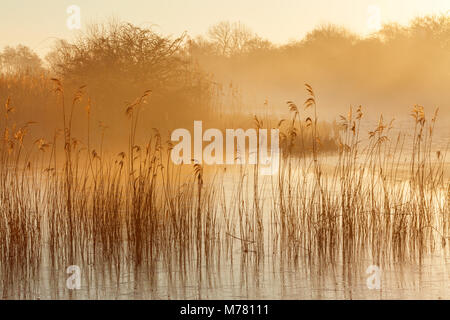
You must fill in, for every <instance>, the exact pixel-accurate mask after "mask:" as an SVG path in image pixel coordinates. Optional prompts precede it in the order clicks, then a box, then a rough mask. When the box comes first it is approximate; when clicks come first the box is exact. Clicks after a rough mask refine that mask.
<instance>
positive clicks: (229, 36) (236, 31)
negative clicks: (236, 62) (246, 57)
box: [208, 21, 256, 56]
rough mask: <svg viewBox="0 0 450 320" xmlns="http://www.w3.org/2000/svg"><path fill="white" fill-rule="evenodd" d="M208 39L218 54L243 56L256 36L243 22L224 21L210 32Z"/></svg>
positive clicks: (210, 29)
mask: <svg viewBox="0 0 450 320" xmlns="http://www.w3.org/2000/svg"><path fill="white" fill-rule="evenodd" d="M208 37H209V39H210V40H211V42H212V43H213V44H214V46H215V48H216V53H217V54H220V55H223V56H233V55H238V54H242V53H244V52H245V51H246V49H247V44H248V43H249V42H250V41H251V40H253V39H255V38H256V36H255V34H254V33H253V32H252V31H251V30H250V29H249V28H248V27H247V26H245V25H244V24H242V23H241V22H234V23H230V22H228V21H222V22H219V23H218V24H216V25H214V26H212V27H210V28H209V30H208Z"/></svg>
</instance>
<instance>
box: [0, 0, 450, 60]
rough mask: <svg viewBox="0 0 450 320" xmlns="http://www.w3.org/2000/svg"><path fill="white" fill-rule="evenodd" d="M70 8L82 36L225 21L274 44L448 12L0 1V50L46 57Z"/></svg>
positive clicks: (182, 1)
mask: <svg viewBox="0 0 450 320" xmlns="http://www.w3.org/2000/svg"><path fill="white" fill-rule="evenodd" d="M71 5H75V6H77V7H79V8H80V21H81V31H82V30H83V28H85V26H86V25H87V24H89V23H93V22H104V21H106V20H107V19H109V18H111V17H115V18H119V19H120V20H123V21H127V22H131V23H133V24H136V25H139V26H151V25H153V26H154V28H155V30H156V31H158V32H160V33H162V34H165V35H174V36H175V35H180V34H181V33H183V32H184V31H187V32H188V34H189V35H191V36H197V35H200V34H205V33H206V31H207V30H208V28H209V27H210V26H211V25H213V24H215V23H217V22H219V21H223V20H228V21H240V22H242V23H244V24H246V25H247V26H249V27H250V28H251V29H252V30H253V31H254V32H256V33H257V34H259V35H260V36H262V37H263V38H266V39H268V40H270V41H272V42H274V43H278V44H281V43H286V42H288V41H290V40H295V39H300V38H302V37H303V36H304V35H305V34H306V33H307V32H308V31H310V30H312V29H313V28H314V27H316V26H318V25H321V24H326V23H333V24H338V25H342V26H345V27H347V28H348V29H350V30H352V31H354V32H357V33H360V34H369V33H370V32H372V31H374V30H376V28H377V27H378V26H379V25H380V23H381V24H382V23H388V22H398V23H401V24H406V23H408V21H410V20H411V19H412V18H414V17H416V16H422V15H426V14H440V13H446V12H449V13H450V0H314V1H311V0H307V1H306V0H158V1H156V0H70V1H69V0H39V1H33V0H1V2H0V49H2V48H3V47H4V46H6V45H17V44H24V45H27V46H29V47H31V48H32V49H33V50H35V51H36V52H37V53H38V54H40V55H45V53H46V52H48V51H49V50H50V49H51V47H52V43H53V41H54V40H55V39H60V38H65V39H70V38H71V37H73V36H74V35H75V34H76V33H77V32H78V31H79V30H77V29H69V28H68V26H67V20H68V19H69V18H70V17H71V14H70V13H67V8H68V7H70V6H71ZM71 21H73V20H71Z"/></svg>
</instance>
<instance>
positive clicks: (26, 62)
mask: <svg viewBox="0 0 450 320" xmlns="http://www.w3.org/2000/svg"><path fill="white" fill-rule="evenodd" d="M0 61H1V68H0V70H1V71H3V72H5V73H23V72H27V73H38V72H41V71H42V60H41V58H39V56H38V55H37V54H36V53H35V52H33V51H32V50H31V49H30V48H28V47H26V46H23V45H18V46H17V47H15V48H14V47H9V46H8V47H5V48H4V49H3V52H2V53H1V54H0Z"/></svg>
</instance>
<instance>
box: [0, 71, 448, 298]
mask: <svg viewBox="0 0 450 320" xmlns="http://www.w3.org/2000/svg"><path fill="white" fill-rule="evenodd" d="M53 82H54V85H55V88H56V89H55V92H56V95H57V97H58V99H59V103H60V108H59V112H60V113H61V118H62V121H61V123H62V126H63V129H62V130H59V131H55V135H54V138H53V140H52V141H45V140H44V139H37V140H35V139H34V138H32V137H31V135H30V134H29V131H30V130H31V129H30V127H32V125H33V124H31V123H28V124H26V125H24V126H22V127H18V126H17V125H14V124H10V123H9V121H8V119H9V118H8V116H9V113H10V112H11V106H10V103H9V102H7V103H6V108H5V114H4V124H3V130H2V131H3V141H2V144H1V152H0V157H1V166H0V178H1V181H2V182H1V184H0V201H1V216H0V267H1V269H0V270H1V271H0V273H1V275H0V277H1V279H2V286H1V287H2V294H3V297H4V298H11V297H28V298H36V297H38V296H39V295H40V294H43V293H42V292H40V290H42V289H32V288H35V287H33V286H32V284H33V283H35V282H38V283H39V282H44V281H46V280H43V279H44V278H45V279H47V276H48V277H49V279H50V280H49V281H50V283H51V285H50V286H51V287H53V288H54V292H52V293H51V296H52V297H59V295H60V292H59V291H61V290H60V289H59V288H61V287H63V288H64V284H63V281H64V280H65V278H66V269H67V267H68V266H70V265H79V266H81V267H82V269H83V270H95V272H92V273H91V272H86V273H85V277H84V280H83V281H84V282H83V285H84V286H85V287H87V288H88V289H90V288H91V287H94V288H97V289H98V288H103V287H104V286H105V283H108V284H109V285H110V286H111V288H109V289H108V290H109V291H112V292H116V293H117V294H119V292H120V287H121V286H124V282H125V283H126V284H125V285H130V284H132V285H133V286H134V287H133V288H134V290H136V288H138V287H139V286H140V285H141V284H142V283H148V284H149V286H150V287H152V288H157V286H158V284H160V281H161V279H159V274H160V273H161V272H164V274H166V275H167V277H165V281H167V283H166V284H165V285H166V286H167V287H171V286H175V287H177V286H178V287H181V288H182V289H181V290H182V291H183V290H186V288H184V287H183V285H182V284H183V283H185V282H186V281H187V280H188V279H195V282H196V283H198V286H199V287H198V295H197V296H196V297H201V292H202V290H201V288H203V286H206V287H213V286H215V285H218V283H217V281H220V279H217V277H216V275H217V274H220V273H221V270H223V269H224V268H230V265H232V264H233V263H235V262H234V261H235V260H236V259H238V257H239V261H240V263H241V270H242V274H245V270H250V269H251V270H253V271H254V272H255V273H257V272H258V268H260V267H261V264H262V263H263V262H264V261H267V260H270V261H276V262H277V263H280V264H284V263H287V264H299V265H303V266H306V267H309V269H312V268H313V266H320V268H318V269H317V268H316V269H317V270H322V271H323V272H325V270H327V268H330V267H333V266H336V264H337V263H338V262H339V263H340V264H342V265H343V266H344V270H347V271H348V272H350V269H351V267H352V265H354V264H357V263H361V261H362V260H363V259H367V257H369V258H370V259H371V260H372V262H373V264H378V265H385V264H393V263H396V262H401V261H405V260H414V261H420V260H421V259H422V258H423V257H424V255H426V254H427V253H430V252H432V251H433V250H436V249H437V248H439V249H442V250H448V249H447V248H448V246H447V242H448V240H449V236H450V235H449V231H450V230H449V228H450V224H449V214H450V210H449V202H450V184H449V180H448V178H447V177H446V176H445V163H446V162H445V159H446V149H445V148H444V149H443V150H433V149H432V141H433V133H434V131H433V130H434V125H435V122H436V121H437V113H436V114H435V115H434V116H433V118H432V119H430V120H428V118H427V117H426V115H425V112H424V109H423V108H422V107H420V106H416V107H415V108H414V109H413V112H412V117H413V125H414V131H413V132H414V133H413V134H412V135H411V136H407V135H405V134H399V135H398V136H397V137H395V136H393V135H392V134H391V132H390V130H391V128H392V125H393V124H392V123H386V122H385V120H384V119H383V118H382V117H381V118H380V121H379V124H378V125H377V127H376V128H374V129H373V131H370V132H368V133H367V132H362V130H361V119H362V118H363V116H364V115H363V109H362V108H361V107H359V108H357V109H356V110H350V112H349V114H348V115H347V116H345V117H344V116H342V117H341V123H340V124H339V132H338V134H337V138H336V145H337V151H336V152H335V153H333V154H330V155H327V156H323V155H322V154H321V147H322V141H321V136H320V128H319V125H320V124H319V122H318V117H317V108H318V106H317V104H316V96H315V94H314V91H313V89H312V88H311V86H309V85H306V90H307V93H308V95H309V96H308V99H307V100H306V102H305V105H304V108H302V107H299V106H297V105H296V104H295V103H294V102H292V101H289V102H288V108H289V110H290V111H291V114H292V118H291V119H287V120H283V121H280V122H279V123H278V125H277V126H278V128H279V129H280V130H281V132H282V134H281V145H282V150H283V152H282V155H281V166H280V170H279V172H278V173H277V174H276V175H275V176H272V177H269V178H267V177H261V176H259V166H258V165H255V166H249V165H247V166H240V167H238V168H237V167H234V168H225V167H220V168H219V167H203V166H202V165H199V164H196V165H192V166H187V165H182V166H177V165H174V164H173V163H172V162H171V161H170V151H171V148H172V144H171V142H164V141H163V137H162V135H161V134H160V132H159V131H158V130H154V132H153V134H152V135H151V137H150V138H149V139H148V141H147V142H146V143H145V144H138V143H137V142H136V133H137V131H138V119H139V113H140V109H141V108H142V106H143V105H144V104H146V103H147V102H148V101H149V103H150V104H151V94H152V93H151V91H146V92H144V93H143V95H142V96H141V97H139V98H138V99H136V100H135V101H134V102H133V103H130V104H128V105H127V106H126V107H125V108H124V123H126V124H127V128H128V129H127V131H128V133H127V134H128V140H129V143H128V148H127V150H126V151H123V152H120V153H118V154H115V155H111V154H109V153H108V152H107V151H105V150H104V149H107V146H106V147H103V146H102V147H101V148H100V150H98V149H97V150H96V149H95V148H94V147H93V146H92V145H91V136H92V135H93V133H92V129H91V128H90V106H89V107H88V108H86V118H87V120H86V123H87V141H85V142H82V141H79V140H77V139H76V138H75V137H74V136H73V134H72V119H73V114H74V112H76V111H74V110H77V109H76V108H77V106H78V105H79V104H80V102H81V101H86V97H84V87H80V88H79V90H78V91H77V92H76V94H75V96H74V97H73V99H72V101H70V103H68V102H67V101H65V98H64V86H63V84H62V83H61V82H60V81H59V80H57V79H54V80H53ZM266 124H267V123H266ZM269 125H270V124H267V127H269ZM255 127H256V129H257V130H259V129H262V128H264V127H265V126H264V124H263V122H262V121H261V120H260V119H258V118H256V121H255ZM27 141H28V142H29V143H26V142H27ZM101 145H102V144H101ZM331 158H332V159H333V163H334V164H333V165H330V161H329V159H331ZM230 186H231V187H230ZM274 265H275V264H274ZM244 282H245V281H244ZM93 284H94V285H93ZM38 288H41V287H39V286H38ZM183 288H184V289H183ZM36 290H37V291H36ZM63 290H65V289H63ZM100 291H101V290H100ZM169 291H170V290H169ZM186 294H187V293H186V292H185V293H181V296H186ZM97 295H98V297H102V293H101V292H100V293H97Z"/></svg>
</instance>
